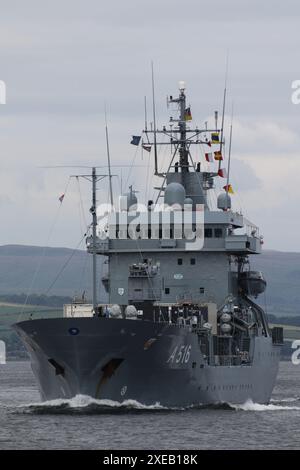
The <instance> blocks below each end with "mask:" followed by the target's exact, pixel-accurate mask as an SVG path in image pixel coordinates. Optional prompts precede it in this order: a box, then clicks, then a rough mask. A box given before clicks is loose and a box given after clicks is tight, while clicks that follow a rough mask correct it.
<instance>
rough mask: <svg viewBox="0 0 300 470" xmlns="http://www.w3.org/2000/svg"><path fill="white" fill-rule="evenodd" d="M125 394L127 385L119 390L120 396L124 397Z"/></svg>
mask: <svg viewBox="0 0 300 470" xmlns="http://www.w3.org/2000/svg"><path fill="white" fill-rule="evenodd" d="M126 392H127V385H124V387H122V388H121V396H122V397H124V395H125V393H126Z"/></svg>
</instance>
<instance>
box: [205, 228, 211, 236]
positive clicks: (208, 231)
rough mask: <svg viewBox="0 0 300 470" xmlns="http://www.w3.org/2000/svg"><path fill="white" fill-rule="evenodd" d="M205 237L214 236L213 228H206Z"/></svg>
mask: <svg viewBox="0 0 300 470" xmlns="http://www.w3.org/2000/svg"><path fill="white" fill-rule="evenodd" d="M204 237H205V238H212V228H205V229H204Z"/></svg>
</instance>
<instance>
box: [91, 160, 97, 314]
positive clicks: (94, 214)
mask: <svg viewBox="0 0 300 470" xmlns="http://www.w3.org/2000/svg"><path fill="white" fill-rule="evenodd" d="M96 183H97V174H96V168H95V167H93V168H92V184H93V185H92V208H91V213H92V217H93V222H92V234H93V310H94V314H95V315H97V307H98V302H97V253H96V237H97V212H96V211H97V208H96V206H97V201H96V190H97V189H96Z"/></svg>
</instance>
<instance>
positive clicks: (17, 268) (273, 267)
mask: <svg viewBox="0 0 300 470" xmlns="http://www.w3.org/2000/svg"><path fill="white" fill-rule="evenodd" d="M43 253H44V256H43V257H42V255H43ZM41 257H42V258H41ZM41 259H42V262H41ZM251 259H252V268H255V269H258V270H260V271H263V272H264V274H265V276H266V279H267V281H268V288H267V292H266V301H267V306H268V312H269V313H272V314H276V315H279V316H282V315H295V314H298V315H300V253H283V252H278V251H265V252H264V253H263V254H262V255H260V256H255V255H254V256H252V257H251ZM68 260H69V262H68ZM99 261H100V262H99V277H100V276H101V274H102V270H103V265H102V261H103V258H102V257H99ZM67 262H68V264H67ZM39 265H40V269H39V271H38V274H37V275H36V276H35V277H36V279H35V282H34V283H33V285H32V293H35V294H46V293H47V295H59V296H71V297H72V296H74V295H75V294H77V295H81V294H82V292H83V291H86V293H87V297H90V296H91V256H90V255H88V254H87V253H86V252H84V251H80V250H76V251H73V250H71V249H69V248H47V249H46V250H44V249H43V248H41V247H34V246H21V245H6V246H0V295H1V294H22V293H27V291H28V289H29V288H30V285H31V283H32V280H33V278H34V275H35V272H36V270H37V267H38V266H39ZM65 265H66V267H65V269H63V267H64V266H65ZM61 270H62V274H61V275H60V276H59V278H58V279H57V281H56V282H55V283H54V285H53V287H52V289H51V290H50V291H49V292H47V290H48V289H49V286H50V285H51V284H52V283H53V282H54V281H55V279H56V278H57V275H58V273H59V272H60V271H61ZM101 295H102V297H103V296H104V295H105V294H104V292H103V289H102V287H101ZM259 301H260V303H261V304H262V305H264V296H260V298H259Z"/></svg>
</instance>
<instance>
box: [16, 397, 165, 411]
mask: <svg viewBox="0 0 300 470" xmlns="http://www.w3.org/2000/svg"><path fill="white" fill-rule="evenodd" d="M93 405H96V406H97V407H101V408H127V409H137V410H164V409H168V408H166V407H164V406H161V405H160V404H159V403H158V402H157V403H154V404H153V405H145V404H143V403H140V402H138V401H136V400H124V401H122V402H118V401H114V400H105V399H103V400H97V399H95V398H92V397H90V396H88V395H76V396H75V397H73V398H70V399H66V398H58V399H55V400H48V401H43V402H38V403H29V404H26V405H20V407H22V408H24V407H25V408H52V407H53V408H63V407H67V408H76V409H78V408H86V407H89V406H93Z"/></svg>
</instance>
